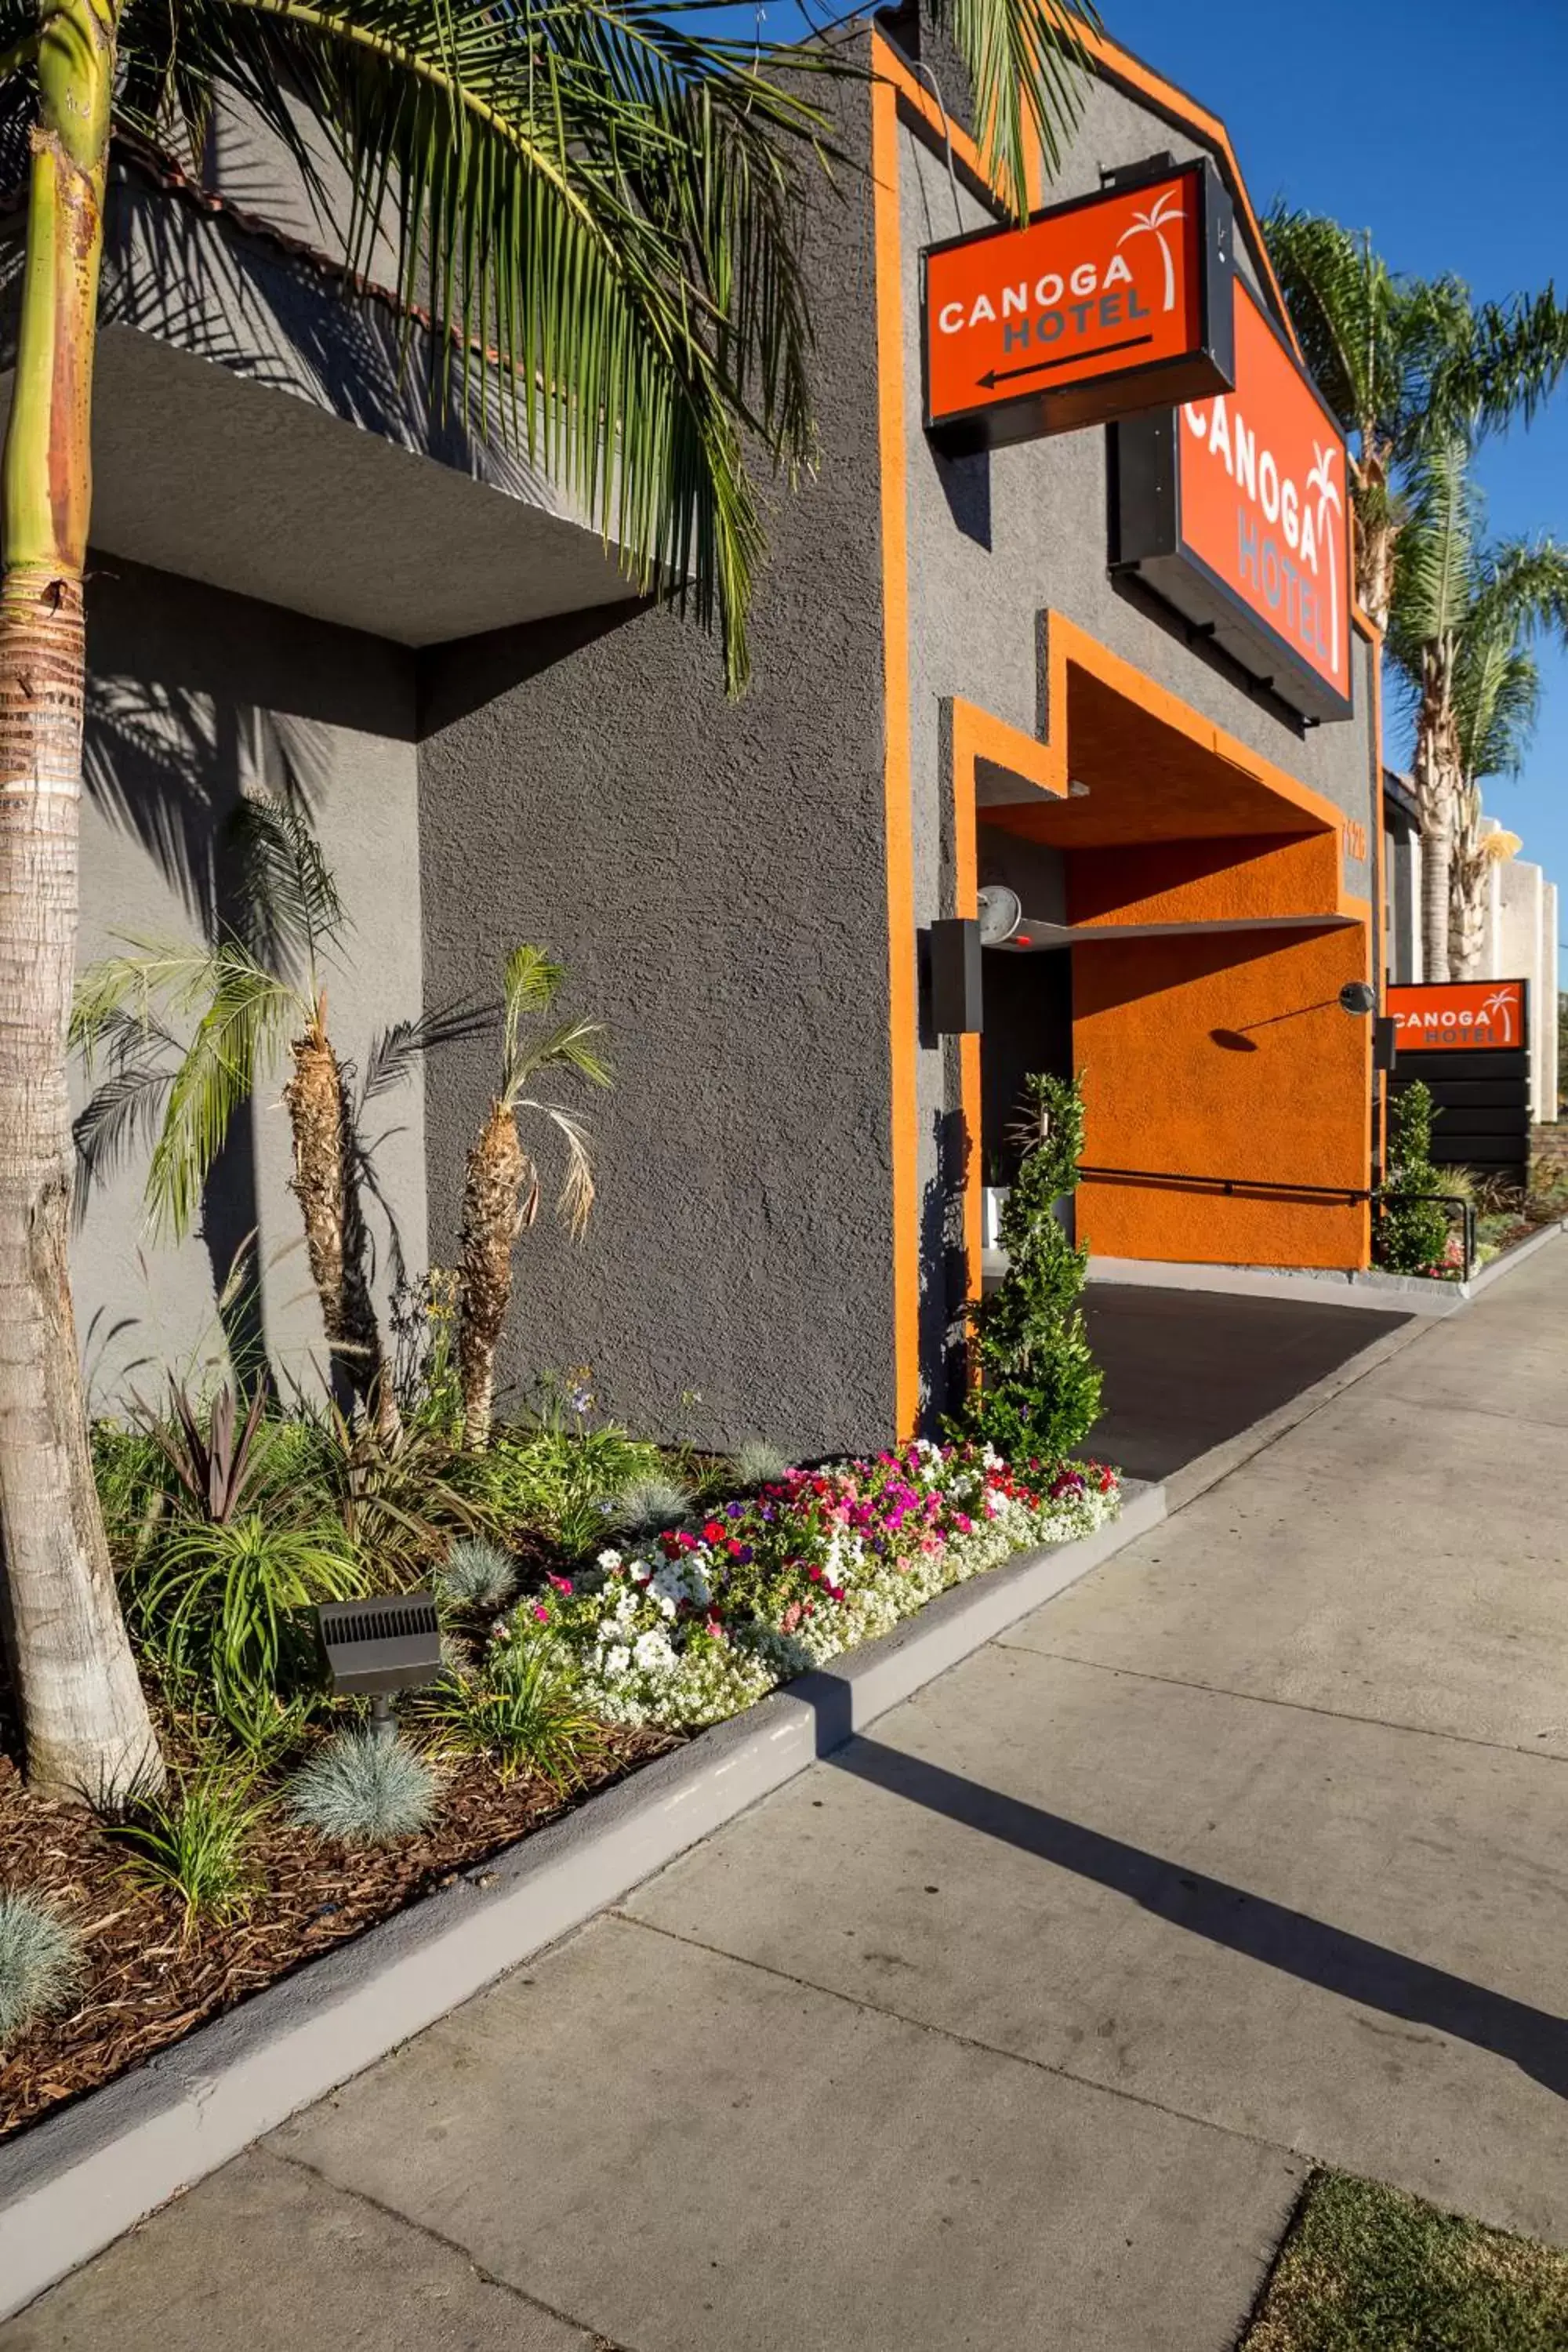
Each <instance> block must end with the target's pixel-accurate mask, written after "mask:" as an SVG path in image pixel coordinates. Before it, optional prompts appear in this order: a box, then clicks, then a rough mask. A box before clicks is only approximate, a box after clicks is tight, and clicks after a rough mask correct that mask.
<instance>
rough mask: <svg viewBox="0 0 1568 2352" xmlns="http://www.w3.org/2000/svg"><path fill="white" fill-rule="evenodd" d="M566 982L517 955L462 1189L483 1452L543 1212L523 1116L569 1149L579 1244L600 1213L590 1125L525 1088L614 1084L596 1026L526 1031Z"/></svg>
mask: <svg viewBox="0 0 1568 2352" xmlns="http://www.w3.org/2000/svg"><path fill="white" fill-rule="evenodd" d="M565 978H566V974H565V971H564V970H563V967H562V966H561V965H560V964H558V963H555V962H553V961H552V959H551V958H550V957H549V956H548V955H546V953H545V952H544V950H543V949H542V948H533V947H521V948H513V950H512V951H511V953H510V956H508V958H507V961H506V973H505V979H504V982H503V986H502V991H501V1064H500V1089H499V1091H498V1092H497V1094H496V1095H495V1097H494V1098H493V1100H492V1101H491V1103H490V1107H489V1114H488V1115H487V1117H486V1119H485V1123H484V1126H483V1127H482V1128H481V1129H480V1130H479V1140H478V1141H477V1142H476V1143H475V1145H474V1148H473V1150H471V1151H470V1152H469V1154H468V1169H467V1171H466V1173H465V1176H464V1181H463V1223H462V1239H461V1244H460V1261H459V1272H458V1373H459V1377H460V1379H461V1381H462V1389H463V1443H464V1444H465V1445H468V1446H471V1447H474V1448H476V1449H477V1448H478V1447H479V1446H482V1445H483V1444H485V1443H486V1441H487V1440H488V1438H489V1433H490V1404H491V1399H492V1397H493V1395H494V1393H495V1362H496V1349H497V1348H498V1347H499V1346H500V1335H501V1332H502V1330H503V1329H504V1328H505V1325H506V1317H507V1309H508V1307H510V1304H511V1254H512V1250H513V1248H514V1247H515V1245H516V1243H517V1237H518V1235H519V1234H521V1233H522V1232H523V1231H524V1230H525V1228H526V1227H528V1226H529V1225H531V1223H533V1221H534V1218H535V1217H536V1216H537V1215H538V1213H539V1192H540V1185H539V1170H538V1168H537V1167H536V1166H535V1164H534V1161H533V1160H532V1159H531V1157H530V1155H529V1154H528V1152H526V1151H525V1150H523V1147H522V1139H521V1136H520V1135H519V1132H518V1123H517V1122H518V1113H519V1112H520V1111H532V1112H533V1113H535V1114H536V1115H537V1116H538V1117H540V1118H544V1119H547V1120H549V1121H550V1123H551V1124H552V1126H553V1127H554V1129H555V1130H556V1132H557V1133H558V1134H559V1136H560V1137H561V1139H562V1141H563V1143H564V1145H565V1147H566V1172H565V1176H564V1178H563V1182H562V1186H561V1192H560V1196H559V1198H558V1201H557V1203H556V1205H557V1208H558V1209H559V1211H560V1213H561V1216H562V1217H563V1220H564V1222H565V1223H566V1224H567V1226H568V1228H569V1229H570V1231H571V1234H572V1235H573V1238H574V1240H575V1239H576V1238H577V1236H578V1235H579V1234H581V1233H582V1231H583V1229H584V1225H585V1224H586V1223H587V1222H588V1213H589V1211H590V1209H592V1207H593V1205H594V1170H593V1163H592V1161H591V1160H590V1159H589V1156H588V1141H587V1138H586V1136H585V1135H584V1131H583V1125H582V1122H581V1120H580V1119H578V1118H576V1117H575V1116H574V1114H573V1113H572V1112H571V1111H567V1110H563V1109H562V1108H561V1107H560V1106H559V1104H556V1103H550V1102H542V1101H541V1100H540V1099H539V1097H537V1096H535V1095H532V1094H531V1093H529V1092H528V1089H529V1088H530V1087H532V1086H533V1085H535V1084H536V1083H537V1081H538V1080H539V1079H541V1078H546V1077H550V1076H554V1075H556V1074H558V1073H560V1072H562V1071H571V1072H574V1073H575V1074H576V1076H579V1077H583V1078H586V1079H588V1080H589V1082H590V1084H592V1085H594V1086H596V1087H607V1086H608V1085H609V1084H610V1073H609V1071H608V1069H607V1068H606V1066H605V1063H604V1060H603V1059H602V1057H601V1055H600V1051H599V1040H600V1039H601V1037H602V1036H603V1034H604V1030H603V1028H602V1026H601V1024H599V1023H598V1022H597V1021H584V1020H576V1021H565V1022H562V1023H559V1024H557V1025H556V1026H555V1027H554V1028H552V1029H547V1030H545V1031H544V1032H543V1033H542V1034H538V1035H532V1034H528V1033H527V1032H526V1031H525V1028H524V1024H525V1022H527V1021H529V1020H530V1019H539V1018H542V1016H543V1015H544V1014H545V1013H548V1012H549V1011H550V1010H551V1008H552V1005H553V1004H554V1002H555V999H556V997H557V996H558V995H559V993H560V992H561V988H562V985H563V982H564V981H565Z"/></svg>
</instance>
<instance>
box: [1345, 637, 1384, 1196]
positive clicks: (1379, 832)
mask: <svg viewBox="0 0 1568 2352" xmlns="http://www.w3.org/2000/svg"><path fill="white" fill-rule="evenodd" d="M1351 625H1352V628H1353V629H1354V630H1355V632H1356V635H1358V636H1360V637H1362V638H1364V640H1365V642H1366V644H1367V646H1368V647H1369V648H1370V653H1371V658H1370V660H1369V662H1368V664H1367V668H1368V671H1369V673H1370V675H1371V677H1372V815H1371V819H1370V822H1371V824H1372V832H1373V885H1372V887H1373V932H1372V938H1371V940H1370V941H1369V942H1368V944H1369V947H1370V950H1371V957H1372V960H1371V961H1370V963H1369V964H1368V966H1367V977H1368V979H1370V980H1375V981H1376V982H1377V983H1378V1010H1379V1011H1380V1012H1386V1011H1387V1009H1388V997H1387V991H1388V878H1387V876H1386V874H1385V873H1384V848H1383V631H1382V630H1381V629H1380V628H1379V627H1378V625H1377V623H1376V622H1375V621H1374V620H1373V617H1372V615H1371V614H1370V613H1363V610H1362V608H1361V605H1360V604H1358V603H1357V601H1356V598H1355V596H1354V595H1353V593H1352V597H1351ZM1368 1157H1369V1159H1373V1160H1376V1161H1377V1163H1378V1165H1379V1166H1380V1167H1385V1166H1386V1164H1387V1160H1388V1073H1387V1071H1386V1070H1377V1071H1374V1072H1373V1076H1372V1132H1371V1136H1370V1138H1369V1142H1368Z"/></svg>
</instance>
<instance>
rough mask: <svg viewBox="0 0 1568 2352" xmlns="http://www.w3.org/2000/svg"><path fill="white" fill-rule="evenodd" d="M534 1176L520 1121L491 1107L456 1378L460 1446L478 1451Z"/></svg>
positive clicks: (467, 1211)
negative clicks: (459, 1390) (515, 1252)
mask: <svg viewBox="0 0 1568 2352" xmlns="http://www.w3.org/2000/svg"><path fill="white" fill-rule="evenodd" d="M530 1176H531V1170H530V1166H529V1161H528V1160H527V1157H526V1155H525V1154H524V1152H523V1149H522V1146H521V1143H520V1142H519V1140H518V1133H517V1119H516V1118H515V1116H514V1114H513V1113H512V1112H511V1111H510V1110H509V1109H508V1108H506V1106H505V1104H504V1103H501V1102H494V1103H492V1104H491V1105H490V1112H489V1118H487V1119H486V1121H485V1123H484V1126H483V1128H482V1129H480V1132H479V1141H478V1142H477V1143H476V1144H475V1146H474V1148H473V1150H471V1151H470V1152H469V1154H468V1170H467V1172H466V1174H465V1177H464V1181H463V1223H462V1242H461V1293H462V1296H461V1305H460V1308H459V1312H458V1374H459V1377H460V1379H461V1381H462V1388H463V1443H464V1444H465V1445H467V1446H469V1447H472V1448H473V1449H474V1450H476V1451H477V1450H478V1449H479V1447H480V1446H481V1445H483V1444H485V1443H486V1442H487V1441H488V1439H489V1433H490V1413H491V1402H492V1399H493V1397H494V1393H495V1369H496V1349H497V1348H498V1347H499V1346H500V1335H501V1332H502V1330H503V1329H504V1328H505V1325H506V1315H507V1308H508V1307H510V1304H511V1253H512V1248H513V1245H514V1244H515V1243H516V1240H517V1236H518V1233H519V1231H520V1229H521V1227H522V1226H523V1225H524V1224H525V1223H528V1222H529V1221H530V1219H531V1216H532V1214H533V1211H534V1208H535V1206H536V1205H537V1202H538V1184H537V1181H534V1182H532V1183H531V1182H530Z"/></svg>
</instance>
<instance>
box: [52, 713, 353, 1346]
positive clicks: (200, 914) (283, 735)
mask: <svg viewBox="0 0 1568 2352" xmlns="http://www.w3.org/2000/svg"><path fill="white" fill-rule="evenodd" d="M326 743H327V738H326V734H325V730H323V729H322V728H321V727H320V726H319V725H317V724H316V723H315V722H314V721H312V720H309V719H296V718H291V717H288V716H282V715H279V714H277V713H274V712H271V711H267V710H262V709H258V708H257V707H256V706H254V705H252V704H249V703H244V702H234V701H226V700H223V699H221V698H216V697H213V696H209V695H205V694H196V693H193V692H191V691H189V690H187V689H185V688H177V687H170V686H167V685H164V684H162V683H156V682H149V681H146V680H142V679H139V678H131V677H112V676H111V677H97V676H93V677H89V685H88V703H87V723H86V730H85V735H84V741H83V773H84V780H85V783H86V788H87V792H88V795H89V799H90V801H91V802H92V803H93V805H94V806H95V807H96V808H97V809H98V810H99V811H100V814H102V815H103V816H104V817H105V818H106V819H107V820H108V822H109V824H110V825H111V826H112V827H113V828H114V830H115V831H116V832H117V833H119V834H121V835H125V836H127V837H129V838H130V839H132V840H133V841H134V842H136V843H137V844H138V845H139V846H140V847H141V849H142V851H143V852H144V854H145V855H146V856H147V857H148V858H149V859H150V861H151V862H152V864H153V866H154V867H155V868H156V870H157V872H158V873H159V874H160V875H161V876H162V877H163V881H164V882H165V883H166V885H167V886H168V887H169V889H170V890H171V891H172V892H173V893H174V895H175V896H176V897H177V898H178V899H179V901H180V904H181V906H182V908H184V914H185V917H186V919H187V922H188V924H189V926H190V929H191V930H192V931H193V932H194V933H195V935H196V936H197V937H198V938H199V939H200V940H203V941H204V942H205V944H207V945H208V946H213V945H216V942H217V940H219V938H220V937H221V936H222V935H223V934H224V933H225V932H230V933H234V932H241V933H243V934H244V935H245V936H247V938H248V939H249V940H251V941H252V943H253V945H254V946H255V947H256V949H257V951H258V953H259V954H260V955H261V957H262V960H263V961H267V962H268V963H269V964H271V965H272V966H273V968H274V969H280V968H281V961H280V960H281V958H282V955H283V953H284V942H283V941H282V940H279V938H277V937H276V935H273V934H269V932H268V924H267V919H266V910H265V906H264V904H263V903H259V902H258V899H257V898H256V896H255V894H254V892H253V890H252V889H251V887H250V882H249V877H248V876H247V871H246V868H245V864H244V860H243V857H242V856H241V850H240V833H239V827H238V824H237V818H238V814H239V811H240V807H241V803H242V802H243V800H244V797H245V794H246V793H247V790H250V791H255V790H256V789H258V787H259V788H261V789H263V790H266V791H267V792H268V793H272V794H273V795H275V796H276V797H277V798H279V799H280V800H283V801H285V802H287V803H289V804H291V805H292V806H294V807H295V808H296V809H297V810H298V811H299V812H300V814H301V815H303V816H304V817H305V818H306V820H307V821H310V819H312V817H313V815H314V813H315V811H316V809H317V807H318V806H319V805H320V803H321V797H322V794H323V792H324V789H325V784H326V780H327V774H328V759H327V750H326ZM182 1042H183V1041H182V1040H181V1039H180V1038H178V1037H177V1036H175V1035H174V1033H173V1032H172V1031H171V1030H169V1029H167V1028H165V1027H163V1026H162V1025H161V1024H158V1023H157V1022H156V1021H153V1022H147V1023H144V1022H142V1021H141V1020H139V1019H135V1018H133V1017H127V1018H126V1019H125V1020H124V1021H122V1022H121V1024H119V1025H118V1026H117V1027H115V1028H113V1029H112V1030H111V1031H110V1033H109V1034H108V1035H107V1036H106V1038H105V1041H104V1046H103V1051H102V1055H101V1057H100V1066H99V1067H98V1068H97V1070H95V1074H94V1075H95V1079H96V1083H95V1087H94V1091H93V1095H92V1097H91V1099H90V1101H89V1104H88V1106H87V1108H85V1109H84V1110H83V1111H82V1113H81V1114H80V1116H79V1118H78V1119H77V1121H76V1125H75V1135H76V1142H77V1154H78V1181H77V1192H76V1213H77V1220H78V1223H79V1225H80V1224H81V1223H83V1222H85V1220H86V1218H87V1216H88V1214H89V1203H90V1196H91V1193H92V1192H93V1190H94V1188H95V1187H96V1186H97V1185H99V1184H101V1183H103V1182H106V1181H108V1180H109V1179H110V1177H111V1176H113V1175H115V1174H117V1173H118V1172H120V1171H122V1170H123V1169H124V1168H125V1167H126V1166H127V1165H128V1164H129V1163H130V1162H132V1160H137V1159H141V1158H144V1157H145V1155H146V1154H147V1153H149V1152H150V1151H151V1150H152V1148H153V1144H154V1142H155V1141H156V1139H157V1135H158V1131H159V1128H160V1126H161V1124H162V1121H163V1113H164V1110H165V1108H166V1107H167V1103H168V1098H169V1088H170V1085H171V1082H172V1079H173V1076H174V1069H175V1067H176V1066H177V1063H178V1060H179V1056H180V1053H181V1050H182ZM260 1223H261V1217H260V1203H259V1200H258V1191H257V1181H256V1127H255V1114H254V1107H253V1105H252V1103H251V1102H250V1101H249V1100H248V1099H247V1100H246V1101H244V1102H243V1103H241V1104H240V1106H239V1107H238V1108H237V1111H236V1113H235V1115H234V1117H233V1118H231V1120H230V1122H229V1125H228V1129H227V1132H226V1136H225V1138H224V1140H223V1142H222V1144H221V1146H220V1148H219V1150H218V1151H217V1153H216V1157H215V1158H214V1160H213V1163H212V1166H211V1168H210V1169H209V1170H208V1172H207V1176H206V1181H205V1184H204V1185H203V1188H202V1202H201V1216H200V1233H201V1238H202V1243H203V1246H204V1247H205V1251H206V1255H207V1262H208V1266H209V1270H210V1273H211V1278H212V1287H213V1297H214V1300H215V1302H216V1307H217V1313H218V1317H219V1320H220V1323H221V1325H222V1328H223V1333H224V1339H225V1342H226V1347H227V1349H228V1352H229V1357H230V1360H231V1362H232V1363H233V1365H234V1367H235V1369H236V1371H237V1373H238V1374H239V1375H240V1376H241V1377H242V1378H254V1377H257V1376H258V1375H259V1373H260V1372H261V1371H262V1370H264V1369H265V1367H266V1365H267V1361H268V1349H267V1333H266V1325H265V1318H264V1315H263V1308H262V1297H261V1286H260V1278H259V1273H258V1251H257V1247H256V1240H257V1236H258V1233H259V1229H260ZM237 1269H238V1270H239V1271H238V1272H237Z"/></svg>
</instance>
